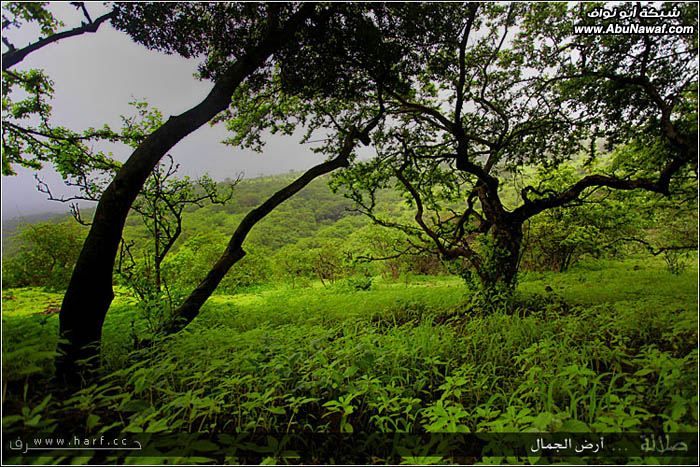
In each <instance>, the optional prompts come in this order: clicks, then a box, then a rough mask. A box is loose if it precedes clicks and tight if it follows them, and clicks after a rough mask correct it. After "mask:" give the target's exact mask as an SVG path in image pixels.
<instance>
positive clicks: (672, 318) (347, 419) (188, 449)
mask: <svg viewBox="0 0 700 467" xmlns="http://www.w3.org/2000/svg"><path fill="white" fill-rule="evenodd" d="M696 275H697V269H696V268H695V267H691V268H689V270H688V271H686V272H684V273H683V274H680V275H674V274H672V273H670V272H668V271H667V270H666V269H665V266H664V264H663V262H662V261H661V260H660V259H649V258H642V257H639V258H632V259H628V260H624V261H590V262H586V263H582V264H579V265H577V266H574V267H573V268H572V269H571V270H570V271H568V272H566V273H555V272H546V273H533V274H528V275H526V276H525V277H524V278H523V280H522V281H521V284H520V286H519V288H518V290H517V298H516V300H515V301H514V302H513V303H512V304H510V305H509V306H506V307H504V308H503V309H501V310H495V311H493V312H491V313H487V314H486V313H480V312H479V310H478V309H475V308H474V307H473V306H471V305H470V298H471V295H470V292H469V291H465V289H464V287H462V286H461V279H459V278H453V277H435V276H432V277H418V278H415V279H414V280H409V281H399V282H392V281H388V280H382V279H381V278H378V279H377V280H376V281H374V282H373V284H372V286H371V288H370V289H369V290H356V289H355V288H354V287H352V286H350V285H349V284H347V283H338V284H336V285H333V286H332V287H323V286H322V285H321V284H320V282H316V283H315V284H313V286H312V287H306V288H299V287H296V288H292V287H291V286H289V285H288V286H279V285H270V286H268V287H262V288H259V289H257V290H254V291H251V292H249V293H241V294H237V295H217V296H215V297H214V298H213V299H212V300H211V302H209V303H208V304H207V305H206V306H205V309H204V311H203V312H202V313H201V315H200V317H199V318H198V319H197V320H195V322H193V323H192V325H191V326H189V327H188V328H187V330H186V331H184V332H183V333H181V334H180V335H178V336H177V338H176V339H175V338H172V337H170V338H166V339H164V340H157V341H153V342H151V344H150V346H149V347H148V348H140V349H137V350H133V349H134V342H133V340H132V333H138V332H140V331H143V330H144V329H145V327H143V324H144V323H143V322H142V321H143V317H141V316H138V315H137V312H136V311H135V308H134V307H133V306H129V302H130V300H131V299H130V298H128V297H125V296H123V297H118V298H117V300H115V303H114V304H113V308H114V309H113V310H112V311H111V312H110V314H109V319H108V321H107V323H106V327H105V340H106V342H110V343H111V345H110V346H108V347H105V349H104V351H103V359H104V365H103V370H102V373H101V374H100V378H99V379H97V380H95V381H94V382H93V383H91V384H90V385H89V386H87V387H85V388H83V389H82V390H80V391H78V392H76V393H74V394H70V395H67V394H63V393H61V391H60V389H59V388H55V387H53V386H52V383H51V378H50V375H51V373H52V365H53V356H54V350H55V339H56V336H57V333H56V326H57V315H56V314H55V313H52V312H51V311H52V307H53V306H55V303H56V301H57V300H58V299H59V298H60V296H59V295H56V294H51V293H47V292H41V291H39V290H37V289H33V288H24V289H12V290H9V291H6V292H4V294H5V297H4V298H3V375H4V382H3V407H4V417H3V433H4V435H5V437H6V438H12V437H19V438H22V437H27V436H32V435H33V434H36V433H38V432H41V433H45V434H46V436H51V434H56V435H58V434H59V433H66V432H70V433H80V434H81V435H80V436H85V437H93V436H94V437H99V436H102V435H104V434H110V435H115V436H116V434H119V436H124V437H129V436H132V437H134V436H146V434H148V436H150V437H152V442H150V443H149V444H148V448H147V450H146V451H143V452H139V453H138V455H137V456H130V453H129V452H121V453H119V454H118V455H117V456H112V455H111V454H110V455H104V453H101V452H99V451H83V452H80V453H79V454H80V456H76V455H75V454H76V453H72V454H71V455H64V456H60V452H58V453H56V452H54V453H50V452H43V453H41V455H40V456H36V457H30V458H25V459H23V458H19V457H15V458H6V459H7V461H9V462H12V461H15V462H18V461H27V460H29V461H31V462H51V463H53V462H56V461H63V462H68V461H70V462H97V461H99V462H110V463H113V462H118V463H122V462H123V463H132V462H137V463H140V462H148V463H152V462H153V463H160V462H168V463H170V462H173V461H176V462H183V463H190V462H193V463H198V462H203V463H207V462H226V463H242V462H245V463H250V462H254V463H260V462H274V463H297V462H302V461H304V462H315V463H342V462H362V463H365V462H367V463H370V462H371V463H384V462H394V463H400V462H403V463H425V462H428V463H454V462H468V463H471V462H477V461H479V462H487V463H508V462H518V463H520V462H526V463H534V462H557V461H560V462H562V461H563V462H567V463H589V462H590V463H605V462H622V463H628V462H643V463H655V462H657V461H660V462H664V463H666V462H671V461H673V462H676V461H678V462H686V463H687V462H688V458H682V457H681V458H677V459H671V458H669V457H668V454H667V457H656V456H653V455H649V456H644V457H629V456H627V457H625V456H622V457H619V456H615V455H614V454H613V453H609V454H608V455H606V456H602V457H594V458H584V457H581V458H578V457H572V456H551V455H550V456H544V457H539V456H532V455H531V456H528V457H495V456H489V449H488V448H486V449H485V450H484V452H483V453H482V455H479V456H466V455H464V454H461V455H460V451H459V449H456V448H453V449H452V450H451V449H450V447H449V446H448V445H446V446H442V447H438V446H429V445H426V444H425V443H414V445H413V446H412V445H411V444H410V443H408V444H407V445H406V446H402V447H401V448H402V449H398V450H389V451H387V450H384V451H378V454H377V457H372V456H371V455H369V454H367V453H363V452H362V451H356V450H355V451H353V450H349V449H348V450H345V451H344V450H342V449H338V446H339V445H343V443H342V442H337V439H336V444H334V445H332V446H327V445H326V446H325V447H324V444H323V442H326V443H327V442H329V441H328V439H333V438H328V439H326V438H320V436H323V434H326V436H329V437H332V436H340V435H341V434H346V436H348V437H349V436H352V435H351V434H353V433H354V434H355V435H356V436H358V435H357V434H359V436H361V435H362V434H368V433H392V434H393V433H397V432H399V433H400V432H408V433H431V432H434V433H445V432H491V433H494V432H504V433H511V432H527V431H543V432H579V431H584V432H591V433H599V434H601V435H604V434H605V433H606V432H611V433H612V432H650V433H659V432H662V433H665V432H672V433H678V432H695V433H696V432H697V363H698V362H697V358H698V355H697V313H696V306H697V288H696V287H697V282H696ZM548 288H551V289H552V290H551V291H550V292H547V291H546V290H548ZM135 321H136V323H135ZM139 326H142V328H141V329H140V330H139ZM256 433H262V434H265V433H272V434H276V436H277V437H275V436H270V437H269V438H268V437H266V436H258V437H255V436H254V434H256ZM294 433H305V434H307V436H309V437H313V436H316V437H319V438H317V441H318V440H319V439H320V440H325V441H323V442H321V441H318V443H317V445H315V449H316V451H314V452H305V451H301V450H299V447H300V445H299V444H298V443H297V444H294V443H291V442H290V443H289V447H288V446H285V445H284V444H283V443H279V440H280V439H282V438H280V437H279V435H283V434H294ZM166 434H167V436H166ZM178 434H181V435H182V436H184V438H181V439H180V440H179V441H178V438H177V436H178ZM185 434H195V435H192V437H189V438H188V437H187V436H185ZM245 436H252V438H250V439H248V438H245ZM237 437H240V439H239V440H238V442H236V439H237ZM311 439H314V438H311ZM183 440H184V441H183ZM307 440H308V438H307ZM341 441H342V440H341ZM443 441H444V440H443ZM451 441H452V440H451V439H449V438H448V439H447V441H446V442H447V443H448V444H449V442H451ZM276 443H278V444H276ZM346 443H347V441H346ZM232 446H237V449H236V448H232ZM295 447H296V450H295V449H294V448H295ZM6 453H7V451H6ZM382 455H383V456H385V457H381V456H382ZM57 456H58V457H57ZM144 456H146V457H144ZM365 456H366V457H365Z"/></svg>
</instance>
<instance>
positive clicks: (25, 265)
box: [2, 222, 85, 290]
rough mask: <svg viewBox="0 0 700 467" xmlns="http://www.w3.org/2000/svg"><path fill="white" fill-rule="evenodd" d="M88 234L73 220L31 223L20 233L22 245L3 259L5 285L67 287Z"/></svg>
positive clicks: (60, 288)
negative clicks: (15, 254)
mask: <svg viewBox="0 0 700 467" xmlns="http://www.w3.org/2000/svg"><path fill="white" fill-rule="evenodd" d="M84 236H85V232H84V229H81V228H80V227H79V226H77V225H75V224H74V223H71V222H62V223H59V224H50V223H38V224H33V225H29V224H27V225H26V226H25V228H24V229H23V230H22V231H21V232H19V233H18V234H17V237H18V238H19V240H20V241H21V242H22V244H23V246H22V247H21V248H22V249H21V250H20V252H19V253H18V254H17V256H14V257H12V258H10V259H7V260H4V261H3V264H2V269H3V273H2V277H3V287H26V286H39V287H46V288H47V289H49V290H63V289H65V288H66V286H67V285H68V281H69V279H70V274H71V272H72V271H73V266H75V263H76V261H77V259H78V254H79V252H80V246H81V245H82V241H83V238H84Z"/></svg>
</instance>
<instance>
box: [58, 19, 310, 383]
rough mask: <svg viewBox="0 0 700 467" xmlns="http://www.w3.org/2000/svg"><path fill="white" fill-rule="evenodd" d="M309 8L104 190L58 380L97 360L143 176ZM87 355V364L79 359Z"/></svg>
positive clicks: (75, 278)
mask: <svg viewBox="0 0 700 467" xmlns="http://www.w3.org/2000/svg"><path fill="white" fill-rule="evenodd" d="M313 8H314V7H313V5H311V6H310V7H307V6H304V7H302V8H301V10H300V11H299V12H298V13H297V14H296V15H295V16H294V17H292V18H291V19H290V20H289V21H288V22H287V23H286V25H285V26H284V27H282V28H281V29H274V30H269V31H268V33H267V35H266V36H265V37H264V38H263V39H261V41H260V43H259V44H258V46H257V47H255V48H253V49H252V50H251V51H250V52H248V53H247V54H246V55H245V56H244V57H242V58H241V59H239V60H238V61H237V62H235V63H234V64H233V65H231V67H230V68H229V69H228V70H227V71H226V72H225V73H224V74H222V75H221V77H220V78H219V79H218V80H217V82H216V84H215V85H214V87H213V88H212V90H211V92H210V93H209V95H207V97H206V98H205V99H204V100H203V101H202V102H201V103H199V104H198V105H196V106H195V107H193V108H191V109H190V110H188V111H187V112H185V113H183V114H181V115H178V116H175V117H170V118H169V119H168V121H167V122H165V123H164V124H163V125H162V126H161V127H160V128H158V129H157V130H155V131H154V132H153V133H151V134H150V135H149V136H148V137H147V138H146V139H145V140H144V142H143V143H142V144H141V145H140V146H139V147H138V148H137V149H136V150H135V151H134V152H133V153H132V155H131V156H130V157H129V159H128V160H127V161H126V162H125V163H124V165H123V166H122V167H121V169H120V170H119V172H118V173H117V175H116V176H115V177H114V179H113V180H112V183H110V184H109V186H108V187H107V189H106V190H105V191H104V193H103V194H102V197H101V199H100V202H99V203H98V205H97V209H96V211H95V216H94V218H93V222H92V226H91V228H90V232H89V233H88V236H87V238H86V239H85V243H84V244H83V249H82V250H81V252H80V256H79V257H78V261H77V263H76V266H75V269H74V270H73V274H72V276H71V280H70V283H69V285H68V289H67V290H66V294H65V296H64V298H63V303H62V305H61V312H60V315H59V322H60V326H59V332H60V335H61V338H62V341H61V343H60V344H59V354H60V355H59V357H58V359H57V361H56V374H57V377H58V378H59V379H62V380H64V381H66V382H70V383H79V382H80V373H81V372H82V370H83V369H86V368H88V369H89V368H90V367H92V366H94V365H95V364H96V363H97V362H96V361H95V360H96V358H97V356H98V355H99V345H100V340H101V335H102V325H103V323H104V319H105V316H106V314H107V310H108V309H109V306H110V304H111V303H112V299H113V298H114V293H113V291H112V272H113V268H114V261H115V257H116V254H117V250H118V248H119V242H120V239H121V235H122V230H123V228H124V222H125V221H126V217H127V215H128V213H129V209H130V208H131V204H132V203H133V202H134V200H135V199H136V196H137V195H138V193H139V191H140V189H141V187H142V186H143V184H144V182H145V181H146V178H147V177H148V175H149V174H150V173H151V172H152V170H153V168H154V167H155V166H156V165H157V164H158V161H159V160H160V159H161V158H162V157H163V156H164V155H165V154H166V152H167V151H169V150H170V149H171V148H172V147H173V146H174V145H175V144H177V143H178V142H179V141H180V140H181V139H183V138H184V137H185V136H187V135H188V134H190V133H191V132H193V131H194V130H196V129H197V128H199V127H201V126H202V125H204V124H205V123H207V122H208V121H210V120H211V119H212V118H214V116H216V115H217V114H218V113H219V112H221V111H223V110H224V109H226V108H227V107H228V106H229V104H230V102H231V97H232V95H233V92H234V91H235V90H236V88H237V87H238V85H239V84H240V83H241V82H243V80H244V79H245V78H246V77H247V76H249V75H250V74H251V73H253V72H254V71H255V70H256V69H257V68H259V67H260V66H261V65H263V64H264V63H265V61H266V60H267V59H268V57H270V55H272V53H273V52H274V51H276V50H277V49H279V48H280V47H281V46H282V45H284V44H285V43H286V42H287V41H288V40H289V39H290V38H291V37H292V35H293V34H294V33H295V31H296V30H297V29H298V28H299V27H301V26H302V25H303V23H304V19H305V18H306V17H307V16H308V15H310V14H311V12H312V11H313ZM86 359H87V360H90V361H91V362H92V364H90V363H88V364H87V365H84V364H82V363H80V362H79V360H86Z"/></svg>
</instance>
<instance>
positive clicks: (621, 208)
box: [521, 162, 647, 271]
mask: <svg viewBox="0 0 700 467" xmlns="http://www.w3.org/2000/svg"><path fill="white" fill-rule="evenodd" d="M590 165H591V163H590V162H588V163H587V165H586V166H585V167H580V166H576V165H574V164H563V165H560V166H558V167H557V168H541V169H539V170H538V174H537V177H536V181H535V182H534V183H537V189H538V190H541V191H543V192H544V191H547V190H552V191H560V190H561V189H562V188H563V187H564V186H566V185H570V184H572V183H574V181H575V180H576V178H577V177H578V176H579V174H580V173H581V172H584V171H585V172H590V170H591V167H590ZM534 183H533V184H534ZM646 199H647V198H646V196H645V195H640V194H637V193H620V192H615V191H611V190H608V189H598V190H592V191H590V192H589V193H587V194H586V196H585V197H584V196H581V197H579V200H577V201H576V202H574V203H572V204H571V205H569V206H566V207H559V208H554V209H549V210H546V211H544V212H542V213H541V214H539V215H538V216H535V217H533V218H532V219H530V220H529V221H528V223H527V227H526V229H525V233H524V245H523V252H522V259H521V268H523V269H530V270H545V269H549V270H553V271H566V270H567V269H568V268H569V267H571V265H573V264H574V263H575V262H576V261H578V260H579V259H580V258H581V257H583V256H585V255H589V256H593V257H601V256H602V255H605V254H606V255H611V254H612V255H614V254H615V253H616V252H620V251H621V248H623V247H624V246H625V244H624V243H623V242H621V241H620V240H621V239H624V238H633V237H638V236H640V235H642V233H643V229H644V227H645V225H646V222H645V220H644V219H643V217H642V215H641V213H640V211H641V209H642V207H643V206H644V205H645V203H646Z"/></svg>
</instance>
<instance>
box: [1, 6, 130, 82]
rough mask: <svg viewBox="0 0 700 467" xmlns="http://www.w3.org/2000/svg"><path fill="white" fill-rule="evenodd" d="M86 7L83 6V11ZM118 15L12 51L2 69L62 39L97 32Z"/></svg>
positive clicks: (4, 55)
mask: <svg viewBox="0 0 700 467" xmlns="http://www.w3.org/2000/svg"><path fill="white" fill-rule="evenodd" d="M84 8H85V7H84V6H83V9H84ZM115 15H116V12H115V11H111V12H109V13H107V14H105V15H102V16H100V17H99V18H97V19H96V20H95V21H92V22H90V23H88V24H85V23H83V24H82V26H80V27H77V28H74V29H71V30H70V31H64V32H60V33H58V34H54V35H51V36H49V37H46V38H44V39H40V40H38V41H36V42H34V43H33V44H29V45H28V46H26V47H23V48H21V49H12V48H11V49H10V50H8V51H7V52H5V53H4V54H2V69H3V71H5V70H7V69H9V68H12V67H13V66H15V65H17V64H18V63H19V62H21V61H22V60H24V59H25V58H26V57H27V55H29V54H30V53H32V52H34V51H36V50H39V49H41V48H42V47H45V46H47V45H49V44H52V43H54V42H58V41H60V40H61V39H66V38H68V37H73V36H79V35H80V34H84V33H86V32H96V31H97V28H99V27H100V25H101V24H102V23H104V22H105V21H107V20H110V19H112V18H113V17H114V16H115Z"/></svg>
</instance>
